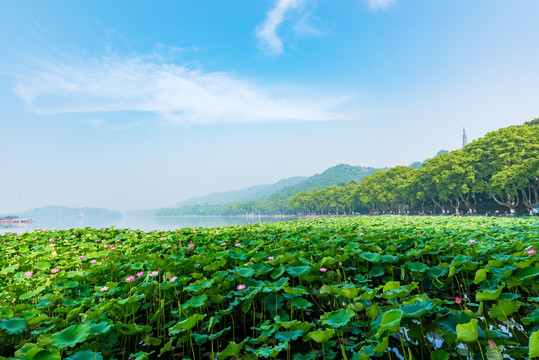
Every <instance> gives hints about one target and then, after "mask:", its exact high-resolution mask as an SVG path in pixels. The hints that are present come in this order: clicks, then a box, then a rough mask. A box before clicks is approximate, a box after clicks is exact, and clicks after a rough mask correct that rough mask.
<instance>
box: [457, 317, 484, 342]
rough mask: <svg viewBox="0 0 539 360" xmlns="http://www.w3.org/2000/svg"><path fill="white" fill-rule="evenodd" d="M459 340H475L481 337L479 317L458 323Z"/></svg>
mask: <svg viewBox="0 0 539 360" xmlns="http://www.w3.org/2000/svg"><path fill="white" fill-rule="evenodd" d="M456 331H457V341H462V342H467V343H471V342H475V341H477V339H478V338H479V331H478V325H477V319H472V320H471V321H470V322H468V323H465V324H458V325H457V327H456Z"/></svg>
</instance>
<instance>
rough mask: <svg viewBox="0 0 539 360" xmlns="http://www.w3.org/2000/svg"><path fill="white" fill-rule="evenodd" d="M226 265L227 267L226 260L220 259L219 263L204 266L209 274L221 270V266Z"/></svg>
mask: <svg viewBox="0 0 539 360" xmlns="http://www.w3.org/2000/svg"><path fill="white" fill-rule="evenodd" d="M224 265H226V260H225V259H219V260H217V261H213V262H212V263H210V264H209V265H207V266H204V271H207V272H211V271H215V270H217V269H219V268H220V267H221V266H224Z"/></svg>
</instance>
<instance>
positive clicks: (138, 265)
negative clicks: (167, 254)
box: [131, 261, 144, 270]
mask: <svg viewBox="0 0 539 360" xmlns="http://www.w3.org/2000/svg"><path fill="white" fill-rule="evenodd" d="M143 267H144V263H141V262H140V261H138V262H136V263H134V264H131V269H133V270H140V269H142V268H143Z"/></svg>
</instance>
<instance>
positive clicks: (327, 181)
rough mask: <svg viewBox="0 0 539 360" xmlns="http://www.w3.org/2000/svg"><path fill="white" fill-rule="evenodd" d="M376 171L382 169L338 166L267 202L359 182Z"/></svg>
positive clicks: (274, 194)
mask: <svg viewBox="0 0 539 360" xmlns="http://www.w3.org/2000/svg"><path fill="white" fill-rule="evenodd" d="M378 170H382V169H377V168H371V167H364V166H352V165H347V164H339V165H336V166H333V167H330V168H329V169H327V170H325V171H324V172H323V173H321V174H316V175H313V176H310V177H308V178H307V179H305V180H303V181H302V182H300V183H298V184H296V185H291V186H287V187H285V188H283V189H282V190H280V191H277V192H275V193H273V194H272V195H271V196H270V197H269V199H268V200H270V201H273V200H283V199H286V198H289V197H291V196H293V195H296V194H298V193H300V192H303V191H313V190H320V189H323V188H326V187H328V186H333V185H343V184H345V183H349V182H350V181H355V182H361V180H363V178H364V177H366V176H369V175H370V174H373V173H375V172H377V171H378Z"/></svg>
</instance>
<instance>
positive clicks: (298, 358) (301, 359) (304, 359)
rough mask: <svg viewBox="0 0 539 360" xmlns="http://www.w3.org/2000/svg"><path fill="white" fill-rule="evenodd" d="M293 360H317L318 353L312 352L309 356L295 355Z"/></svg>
mask: <svg viewBox="0 0 539 360" xmlns="http://www.w3.org/2000/svg"><path fill="white" fill-rule="evenodd" d="M292 360H316V353H315V352H310V353H308V354H297V353H296V354H294V356H293V357H292Z"/></svg>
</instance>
